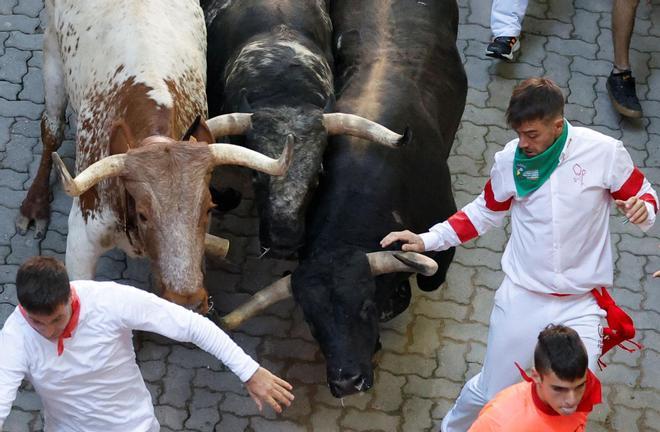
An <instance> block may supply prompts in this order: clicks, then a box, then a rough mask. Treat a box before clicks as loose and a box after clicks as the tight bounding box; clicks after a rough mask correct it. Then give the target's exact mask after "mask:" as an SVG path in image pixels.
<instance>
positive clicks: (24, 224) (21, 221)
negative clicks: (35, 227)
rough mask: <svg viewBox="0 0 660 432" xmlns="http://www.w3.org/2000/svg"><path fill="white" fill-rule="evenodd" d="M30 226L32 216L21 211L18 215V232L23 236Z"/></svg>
mask: <svg viewBox="0 0 660 432" xmlns="http://www.w3.org/2000/svg"><path fill="white" fill-rule="evenodd" d="M29 227H30V218H27V217H25V216H23V215H22V214H20V213H19V214H18V216H17V217H16V231H18V233H19V234H20V235H22V236H23V235H25V234H26V233H27V230H28V228H29Z"/></svg>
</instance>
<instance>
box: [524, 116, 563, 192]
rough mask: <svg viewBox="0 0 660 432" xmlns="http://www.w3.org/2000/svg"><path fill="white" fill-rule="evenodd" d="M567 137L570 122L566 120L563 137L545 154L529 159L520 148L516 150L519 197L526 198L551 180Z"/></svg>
mask: <svg viewBox="0 0 660 432" xmlns="http://www.w3.org/2000/svg"><path fill="white" fill-rule="evenodd" d="M567 136H568V122H567V121H566V119H564V128H563V130H562V131H561V135H559V137H558V138H557V139H556V140H555V142H554V143H552V145H551V146H550V147H548V148H547V149H546V150H545V151H544V152H543V153H541V154H538V155H536V156H532V157H528V156H527V155H525V153H524V152H523V151H522V150H520V147H518V148H516V155H515V156H514V158H513V179H514V181H515V183H516V191H517V192H518V196H520V197H524V196H527V195H529V194H531V193H532V192H534V191H535V190H536V189H538V188H540V187H541V186H543V183H545V181H546V180H547V179H549V178H550V175H551V174H552V173H553V171H554V170H555V168H557V165H559V156H561V152H562V151H563V150H564V145H566V137H567Z"/></svg>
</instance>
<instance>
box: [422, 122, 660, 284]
mask: <svg viewBox="0 0 660 432" xmlns="http://www.w3.org/2000/svg"><path fill="white" fill-rule="evenodd" d="M517 146H518V139H515V140H513V141H511V142H509V143H508V144H507V145H506V146H505V147H504V149H503V150H502V151H500V152H498V153H497V154H496V155H495V163H494V165H493V168H492V170H491V174H490V179H489V180H488V182H487V183H486V187H485V188H484V191H483V192H482V193H481V194H480V195H479V196H478V197H477V198H476V199H475V200H474V201H472V202H471V203H469V204H467V205H466V206H465V207H463V209H462V210H460V211H459V212H457V213H456V214H454V215H453V216H451V217H450V218H449V219H448V220H447V221H445V222H442V223H439V224H437V225H435V226H433V227H431V229H430V230H429V232H427V233H424V234H421V237H422V239H423V241H424V246H425V249H426V250H445V249H448V248H450V247H452V246H457V245H459V244H460V243H464V242H466V241H468V240H470V239H472V238H474V237H477V236H478V235H481V234H483V233H485V232H486V231H488V230H489V229H490V228H492V227H494V226H501V225H502V223H503V220H504V217H505V216H506V214H507V211H508V210H509V209H510V210H511V237H510V239H509V242H508V243H507V246H506V249H505V251H504V255H503V256H502V269H503V271H504V273H506V275H507V276H508V277H509V278H510V279H511V280H512V281H513V282H514V283H516V284H517V285H519V286H522V287H525V288H527V289H530V290H532V291H537V292H542V293H559V294H581V293H586V292H588V291H591V290H592V289H593V288H595V287H601V286H605V287H609V286H611V285H612V279H613V267H612V248H611V245H610V233H609V217H610V207H611V204H612V200H613V198H614V199H621V200H626V199H628V198H630V197H632V196H637V197H639V198H640V199H642V200H643V201H645V204H646V207H647V210H648V219H647V220H646V221H645V222H644V223H642V224H639V225H637V226H638V227H639V228H641V229H642V230H643V231H647V230H648V229H649V228H651V226H653V223H654V222H655V218H656V213H657V211H658V196H657V194H656V192H655V191H654V190H653V188H652V187H651V185H650V183H649V182H648V181H647V180H646V178H645V177H644V175H643V174H642V173H641V171H639V169H637V168H636V167H635V165H634V164H633V161H632V159H631V158H630V155H629V154H628V151H627V150H626V149H625V148H624V147H623V144H622V143H621V142H620V141H617V140H615V139H613V138H610V137H608V136H606V135H603V134H601V133H599V132H596V131H593V130H591V129H587V128H583V127H573V126H570V125H569V131H568V136H567V141H566V145H565V146H564V150H563V151H562V153H561V155H560V162H559V166H558V167H557V168H556V169H555V171H554V172H553V173H552V175H551V176H550V178H549V179H548V180H546V182H545V183H544V184H543V185H542V186H541V187H540V188H539V189H537V190H536V191H534V192H532V193H531V194H529V195H527V196H525V197H520V196H518V194H517V192H516V186H515V183H514V178H513V159H514V155H515V151H516V147H517Z"/></svg>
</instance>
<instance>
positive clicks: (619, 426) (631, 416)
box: [611, 411, 642, 431]
mask: <svg viewBox="0 0 660 432" xmlns="http://www.w3.org/2000/svg"><path fill="white" fill-rule="evenodd" d="M641 414H642V413H641V411H629V412H626V413H625V414H624V413H623V412H620V411H617V412H615V413H614V415H613V416H612V420H611V421H612V427H613V428H614V430H618V431H624V430H625V431H633V430H639V423H640V417H641Z"/></svg>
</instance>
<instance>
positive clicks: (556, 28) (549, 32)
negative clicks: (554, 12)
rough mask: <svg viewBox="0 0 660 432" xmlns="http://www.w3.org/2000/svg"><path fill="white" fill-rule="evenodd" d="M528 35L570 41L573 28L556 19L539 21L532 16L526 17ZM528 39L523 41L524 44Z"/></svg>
mask: <svg viewBox="0 0 660 432" xmlns="http://www.w3.org/2000/svg"><path fill="white" fill-rule="evenodd" d="M525 21H526V28H527V31H526V33H525V36H527V34H529V33H532V34H536V35H542V36H558V37H560V38H562V39H569V38H570V37H571V33H572V31H573V26H572V25H571V24H568V23H559V22H557V21H556V20H554V19H538V18H534V17H531V16H528V17H525ZM525 39H526V37H525V38H522V39H521V44H522V43H524V41H525Z"/></svg>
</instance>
